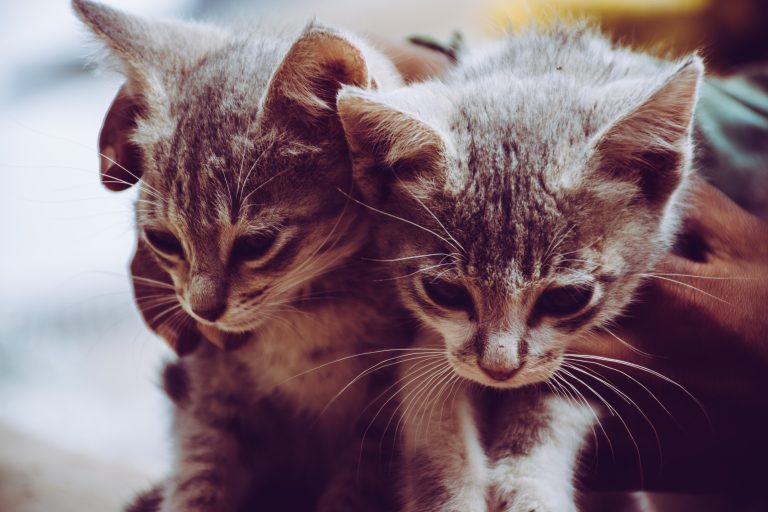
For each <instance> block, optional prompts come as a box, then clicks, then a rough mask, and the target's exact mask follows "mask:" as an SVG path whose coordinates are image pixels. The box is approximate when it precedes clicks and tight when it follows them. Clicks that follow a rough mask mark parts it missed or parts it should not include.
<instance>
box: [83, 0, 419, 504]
mask: <svg viewBox="0 0 768 512" xmlns="http://www.w3.org/2000/svg"><path fill="white" fill-rule="evenodd" d="M74 6H75V9H76V11H77V13H78V14H79V16H80V17H81V19H82V20H83V21H84V22H85V23H86V24H87V25H88V26H89V27H90V28H91V29H92V30H93V31H94V33H95V34H96V35H97V36H98V37H99V38H100V39H101V40H103V42H104V43H105V44H106V45H107V48H108V50H109V52H110V53H111V55H112V56H113V57H114V58H116V59H117V62H118V66H119V68H120V69H121V70H122V72H123V73H125V76H126V78H127V79H128V82H127V85H126V87H125V88H124V89H123V91H122V93H121V95H120V96H118V99H117V100H116V104H115V105H113V109H112V110H111V114H110V116H108V118H107V120H106V121H105V130H106V132H102V140H101V142H102V145H103V146H105V147H109V148H111V149H110V151H109V154H105V155H103V157H102V179H103V181H104V183H105V184H106V185H107V186H109V187H110V188H113V189H122V188H128V187H130V186H131V185H133V184H135V183H136V182H137V181H139V179H140V181H141V186H140V193H139V199H138V201H137V203H136V220H137V227H138V231H139V237H140V250H142V251H144V252H143V253H142V254H143V256H144V257H145V258H149V261H150V262H153V263H154V265H155V266H156V270H157V271H158V272H159V273H160V274H161V275H165V276H166V278H165V279H156V280H154V279H151V278H148V277H143V278H141V277H139V278H137V279H138V280H139V281H142V282H143V283H145V284H148V285H151V286H153V287H155V288H156V289H157V291H158V296H156V297H151V296H148V295H143V296H142V299H143V300H150V301H154V302H152V305H154V306H155V307H156V308H157V309H156V313H155V318H154V321H155V322H156V324H155V326H156V327H157V328H158V329H159V330H160V332H164V331H163V329H164V328H166V329H167V331H168V332H171V331H172V332H177V333H178V332H183V331H184V330H183V329H179V328H178V327H179V325H181V324H184V325H185V326H187V327H189V326H190V324H191V325H192V326H194V325H195V324H196V325H199V326H201V329H202V330H203V332H204V333H206V335H209V336H210V337H211V338H212V339H214V340H216V339H218V341H220V342H222V345H226V341H227V339H228V338H232V336H233V335H234V336H237V335H240V334H243V333H246V334H247V336H243V338H246V339H240V340H238V341H239V342H244V345H242V346H240V347H239V348H238V349H237V350H231V351H224V350H220V349H218V348H216V347H213V346H212V345H211V344H208V343H205V344H202V345H201V346H200V347H199V348H198V349H197V350H196V351H195V352H194V353H192V354H191V355H188V356H187V357H184V358H182V359H181V360H180V361H179V362H178V363H177V364H175V365H172V366H170V367H169V368H168V369H167V370H166V373H165V380H166V387H167V389H168V390H169V393H170V394H171V395H172V398H173V399H174V401H175V403H176V410H175V426H174V441H175V444H176V446H175V465H174V468H173V474H172V476H171V477H170V478H169V480H168V483H167V484H166V485H165V486H164V488H163V489H162V490H161V492H160V494H155V495H153V496H152V499H148V500H144V501H143V502H142V503H143V505H141V506H146V507H154V506H157V505H158V503H160V502H162V510H164V511H184V512H190V511H220V512H235V511H238V510H242V509H244V508H245V509H249V510H251V509H258V510H309V509H315V508H314V505H313V503H314V502H315V501H316V500H317V497H318V495H320V494H322V493H324V497H323V498H322V500H323V501H322V502H321V505H320V509H328V510H341V509H345V507H352V508H353V509H355V510H361V509H370V508H371V506H361V505H359V504H355V503H347V502H343V500H346V499H347V498H348V497H347V496H345V495H344V493H343V492H340V491H344V490H345V488H344V487H343V485H342V484H337V483H336V482H339V481H340V480H339V478H340V477H339V475H343V474H344V473H345V472H351V473H354V472H355V470H357V464H356V462H357V455H358V450H359V448H360V444H359V443H358V442H355V439H356V437H355V429H356V426H357V424H358V423H357V420H358V417H359V415H360V412H361V411H362V410H363V409H364V405H365V402H366V398H365V397H366V392H367V391H368V390H367V388H368V386H369V385H372V384H370V382H369V381H367V380H363V382H361V383H358V384H357V385H355V386H352V387H350V388H349V389H347V390H346V391H345V392H344V394H342V395H341V396H339V397H338V399H336V400H334V398H336V397H335V395H336V394H337V393H338V392H339V391H340V390H341V389H342V388H343V387H344V385H345V384H347V383H348V382H350V381H352V380H353V378H355V377H356V376H358V375H359V374H360V373H361V372H362V371H363V370H364V369H365V368H368V367H369V366H370V365H371V364H372V362H375V361H377V360H380V359H381V358H382V353H374V354H371V356H370V357H368V358H366V357H351V356H352V355H354V354H360V353H364V352H370V351H377V350H378V351H379V352H382V351H384V350H385V349H389V348H390V347H398V346H402V345H403V342H404V341H407V340H408V339H409V334H408V332H407V331H408V323H407V322H403V321H398V320H399V319H401V318H402V315H401V314H400V312H399V310H398V306H397V304H398V302H397V300H395V296H394V295H393V294H392V293H390V291H389V285H388V284H387V283H382V282H377V281H376V274H375V268H373V267H372V263H371V262H370V260H366V259H365V258H364V256H366V255H367V254H368V252H367V251H368V241H367V234H368V229H369V228H368V223H367V221H366V215H365V214H366V213H367V212H365V211H364V210H362V209H361V208H359V206H358V205H356V204H355V203H354V202H351V201H350V200H349V199H348V197H347V196H346V195H345V193H346V194H349V193H350V192H351V188H352V187H353V182H352V175H351V167H350V164H349V158H348V154H347V150H346V145H345V142H344V136H343V132H342V128H341V125H340V123H339V121H338V118H337V115H336V111H335V103H334V99H335V96H336V93H337V91H338V89H339V88H340V87H341V84H354V85H357V86H359V87H362V88H366V87H371V86H374V85H375V86H376V87H379V88H382V89H386V88H390V87H393V86H394V85H399V84H400V81H399V77H398V76H397V74H396V73H395V71H394V68H392V67H391V65H389V63H388V61H386V60H385V59H384V58H382V57H381V56H379V55H378V54H376V53H375V52H374V51H372V50H371V49H369V48H367V47H366V45H365V44H364V43H362V42H361V41H358V40H357V39H354V38H351V37H350V36H348V35H347V34H342V33H340V32H337V31H335V30H332V29H328V28H323V27H320V26H318V25H316V24H310V25H309V26H308V27H307V28H306V29H305V30H304V31H303V32H302V33H301V34H300V35H299V36H298V38H297V37H294V36H275V37H270V36H268V35H254V34H242V33H240V34H230V33H227V32H225V31H222V30H219V29H215V28H212V27H209V26H205V25H198V24H188V23H179V22H172V23H160V22H148V21H145V20H142V19H139V18H135V17H132V16H128V15H126V14H124V13H121V12H118V11H115V10H113V9H110V8H108V7H105V6H102V5H98V4H94V3H91V2H86V1H83V0H75V2H74ZM115 130H116V131H115ZM340 190H341V191H343V192H344V193H340V192H339V191H340ZM168 283H171V284H168ZM145 306H146V304H145ZM393 320H394V321H393ZM188 330H189V331H194V329H192V328H190V329H188ZM227 348H234V347H227ZM395 353H397V352H395ZM344 358H346V359H344ZM340 359H341V361H340V362H337V363H335V364H328V365H327V366H324V365H326V364H327V363H330V362H333V361H337V360H340ZM315 367H319V369H317V370H315V371H311V372H308V370H309V369H312V368H315ZM347 453H350V458H351V459H352V460H354V462H355V464H350V463H349V459H347V458H346V457H347ZM341 482H344V480H341ZM354 482H355V481H353V480H350V481H349V482H347V483H349V484H353V483H354ZM377 483H380V484H382V488H383V489H385V486H384V485H383V482H377ZM349 490H350V493H351V491H352V490H351V489H349ZM270 497H272V498H274V500H275V501H272V502H271V501H269V499H270ZM339 500H342V501H339ZM323 507H324V508H323Z"/></svg>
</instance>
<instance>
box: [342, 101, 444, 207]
mask: <svg viewBox="0 0 768 512" xmlns="http://www.w3.org/2000/svg"><path fill="white" fill-rule="evenodd" d="M336 104H337V108H338V112H339V118H340V119H341V124H342V126H343V127H344V135H345V137H346V140H347V145H348V147H349V151H350V154H351V156H352V161H353V168H354V171H353V172H354V177H355V180H356V182H357V184H358V186H359V187H360V189H361V191H362V192H363V194H364V195H365V196H366V198H367V199H369V200H374V201H378V199H379V198H380V197H381V196H382V195H384V194H386V192H387V190H388V189H389V185H390V183H391V182H392V180H393V179H395V178H400V179H404V180H407V181H413V180H420V181H422V182H433V181H434V180H435V177H436V176H438V175H439V174H440V170H441V169H442V168H443V167H444V165H445V162H446V154H447V152H446V147H445V142H444V140H443V138H442V137H441V136H440V134H439V133H438V132H437V131H436V130H434V129H433V128H432V127H430V126H429V125H427V124H426V123H424V122H422V121H420V120H419V119H417V118H416V117H414V116H413V115H411V114H408V113H406V112H403V111H401V110H398V109H396V108H394V107H391V106H389V105H386V104H384V103H382V102H380V101H377V100H376V99H375V97H374V96H373V95H372V94H371V93H370V92H367V91H363V90H360V89H356V88H344V89H342V91H341V92H340V93H339V96H338V99H337V101H336Z"/></svg>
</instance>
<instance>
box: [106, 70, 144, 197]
mask: <svg viewBox="0 0 768 512" xmlns="http://www.w3.org/2000/svg"><path fill="white" fill-rule="evenodd" d="M141 112H142V109H141V107H140V105H139V103H138V102H137V101H136V100H135V99H134V97H133V95H132V94H130V92H129V84H125V85H123V86H122V87H121V88H120V90H119V91H118V92H117V96H115V99H114V100H112V104H111V105H110V106H109V110H108V111H107V115H106V117H104V123H103V124H102V126H101V132H100V133H99V164H100V165H99V167H100V169H101V183H102V184H103V185H104V186H105V187H106V188H108V189H109V190H112V191H114V192H119V191H121V190H125V189H127V188H130V187H131V186H133V185H135V184H136V183H137V182H138V181H139V180H140V179H141V175H142V161H141V154H140V153H139V148H138V147H137V146H136V145H135V144H134V143H133V142H132V141H131V140H130V134H131V133H133V131H134V130H135V129H136V120H137V118H138V117H139V115H141Z"/></svg>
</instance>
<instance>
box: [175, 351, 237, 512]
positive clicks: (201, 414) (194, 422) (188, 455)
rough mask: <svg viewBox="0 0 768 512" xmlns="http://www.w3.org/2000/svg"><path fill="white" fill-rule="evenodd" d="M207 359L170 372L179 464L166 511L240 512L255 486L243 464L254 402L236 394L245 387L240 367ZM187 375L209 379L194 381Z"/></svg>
mask: <svg viewBox="0 0 768 512" xmlns="http://www.w3.org/2000/svg"><path fill="white" fill-rule="evenodd" d="M202 356H204V354H201V357H197V354H195V355H193V356H191V358H190V359H191V360H187V361H185V363H186V364H182V362H178V363H175V364H172V365H169V366H168V367H167V368H166V371H165V373H164V380H165V387H166V390H167V391H168V393H169V395H170V396H171V398H172V399H173V400H174V402H175V404H176V409H175V411H174V413H175V415H174V427H173V430H174V438H175V440H176V446H175V450H174V451H175V457H176V461H175V471H174V472H173V474H172V475H171V478H170V479H169V481H168V484H166V489H165V492H164V500H163V505H162V508H161V511H162V512H237V511H238V508H239V507H240V506H242V505H241V503H242V501H243V499H244V495H245V492H246V490H247V486H248V484H249V482H250V475H251V473H250V472H249V470H248V468H246V467H245V466H244V465H243V464H242V460H243V456H244V455H245V451H244V446H245V443H244V440H245V439H246V437H245V436H247V435H248V434H247V432H246V430H245V428H244V424H245V421H244V420H243V416H244V411H247V410H248V409H249V405H250V404H249V403H248V401H247V400H246V399H245V398H244V397H242V396H241V395H240V394H239V393H238V392H237V391H231V390H232V389H238V388H239V386H240V385H241V383H240V382H238V380H237V377H236V375H237V373H238V372H237V370H238V367H237V366H236V365H235V364H227V362H226V361H225V360H224V358H215V357H213V358H209V359H208V358H203V357H202ZM182 376H183V378H182ZM187 376H195V377H198V376H207V377H208V379H209V381H208V382H190V380H189V378H187Z"/></svg>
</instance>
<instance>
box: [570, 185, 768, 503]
mask: <svg viewBox="0 0 768 512" xmlns="http://www.w3.org/2000/svg"><path fill="white" fill-rule="evenodd" d="M690 205H691V208H690V210H689V211H688V212H687V214H686V219H685V231H684V235H683V237H682V238H681V240H682V242H681V243H679V244H678V246H677V247H676V248H675V250H674V253H672V254H668V255H667V257H666V258H665V260H664V261H663V262H662V263H661V265H659V266H658V268H657V269H656V271H655V274H657V275H658V274H685V275H689V276H691V277H681V276H664V277H668V278H671V279H676V280H679V281H681V282H684V283H686V284H689V285H691V286H695V287H696V288H699V289H701V290H703V292H702V291H698V290H695V289H692V288H690V287H689V286H685V285H682V284H678V283H674V282H671V281H667V280H662V279H650V280H649V281H648V282H647V284H646V285H645V287H644V289H643V290H642V292H641V295H640V298H639V299H638V301H637V302H636V303H635V304H634V305H633V306H632V307H631V308H630V309H629V310H628V311H627V313H626V315H625V316H624V318H623V319H622V320H621V321H620V324H619V325H618V326H617V328H615V329H611V332H612V333H613V334H615V335H617V336H618V337H620V338H621V339H622V340H624V341H625V342H626V343H627V344H629V345H631V346H633V347H635V348H636V349H639V350H641V351H643V352H646V353H648V354H653V356H650V357H649V356H648V355H643V354H641V353H639V352H637V351H633V350H630V349H629V348H628V347H627V346H626V345H623V344H621V343H619V342H617V340H616V338H615V337H614V336H612V335H610V334H608V333H600V334H597V335H594V336H591V337H590V338H588V339H585V340H583V341H581V342H579V343H578V344H577V345H576V346H574V347H573V350H572V351H574V352H581V353H584V354H588V355H591V356H602V357H611V358H616V359H621V360H624V361H628V362H631V363H635V364H638V365H643V366H646V367H649V368H651V369H653V370H655V371H657V372H660V373H662V374H663V375H665V376H668V377H669V378H671V379H674V380H675V381H676V382H678V383H680V384H681V385H682V386H684V387H685V388H686V389H687V390H688V391H689V392H690V393H691V394H692V395H693V396H695V397H696V398H697V399H698V400H699V401H700V402H701V404H702V406H703V407H704V408H705V410H706V412H707V414H708V415H709V418H710V421H711V423H712V425H711V428H710V427H709V425H708V424H707V421H706V418H704V416H703V414H702V412H701V411H700V410H699V408H698V407H696V406H695V405H694V404H693V402H692V400H691V399H690V398H689V397H687V396H686V395H685V394H684V393H683V392H681V390H680V389H678V388H676V387H675V386H673V385H670V384H668V383H664V382H662V381H660V380H659V379H656V378H655V377H652V376H649V375H647V374H645V373H644V372H633V371H631V369H630V370H629V372H630V373H631V374H632V375H633V376H634V377H635V378H639V379H640V380H641V381H642V382H643V383H644V384H645V385H646V386H648V387H649V389H651V390H652V391H653V392H654V393H655V394H656V395H657V397H658V398H659V399H660V400H661V401H662V402H663V403H664V404H665V405H666V406H667V408H668V409H669V410H670V411H671V412H672V415H674V416H675V418H676V420H677V423H679V426H678V425H676V424H675V422H673V421H671V420H670V417H669V415H667V414H666V413H665V412H664V411H663V410H662V409H661V407H660V406H658V404H656V403H655V402H654V401H653V400H652V399H650V398H649V396H648V393H646V392H645V391H643V390H642V389H640V388H639V386H637V385H635V384H633V383H632V382H630V381H628V380H627V379H626V378H624V377H622V376H620V375H619V374H618V373H617V372H615V371H609V370H607V369H605V368H600V367H597V366H595V365H594V364H589V365H588V366H590V367H591V368H592V369H593V370H597V371H598V372H599V374H600V375H601V376H603V377H605V378H608V379H610V380H611V382H614V383H616V384H618V385H621V388H622V390H623V391H625V392H627V393H628V394H629V395H630V397H631V398H632V399H633V400H636V401H637V403H638V404H639V405H640V407H642V408H643V410H644V411H645V412H646V414H647V415H648V417H649V419H650V421H651V422H653V423H654V426H655V427H656V429H657V430H658V432H659V437H660V438H661V445H662V454H663V466H661V469H659V467H660V464H659V459H658V455H657V451H658V449H657V447H656V441H655V439H654V435H653V432H652V430H651V429H650V428H649V427H648V423H647V421H646V420H645V419H644V418H642V416H641V415H640V414H639V413H638V412H637V410H636V409H634V407H632V406H630V405H628V404H626V403H622V400H621V399H620V398H618V397H617V396H613V397H611V394H610V392H605V393H604V392H603V391H602V390H600V389H599V388H597V387H595V389H597V390H598V391H599V392H601V393H602V394H604V396H606V397H607V398H609V401H610V402H611V403H612V404H613V405H617V406H618V407H617V408H618V409H619V412H620V413H621V414H622V416H624V417H625V419H626V420H627V422H628V424H629V427H630V429H631V430H632V431H633V434H634V435H635V437H636V438H637V440H638V443H639V444H640V449H641V452H642V454H643V457H642V458H643V463H644V466H645V470H644V477H643V479H642V481H641V480H640V478H639V476H638V474H639V472H638V463H637V455H636V453H635V450H634V447H632V445H631V442H629V439H628V436H627V435H626V433H625V432H626V430H625V428H624V426H623V425H622V424H621V422H620V421H618V420H616V419H615V418H613V419H608V420H607V421H604V424H605V427H606V430H607V431H608V435H609V437H611V439H612V441H613V444H614V450H616V451H617V454H618V456H617V459H618V460H616V462H613V461H612V460H611V454H610V447H609V446H608V445H607V443H606V442H605V441H604V439H601V441H600V442H599V443H598V447H597V452H596V453H595V452H593V453H592V456H593V457H595V458H596V459H597V460H598V462H599V464H598V466H597V469H595V468H594V467H593V468H592V471H591V472H589V473H590V474H589V476H588V477H587V482H586V483H587V484H588V487H594V488H609V489H634V488H639V487H640V486H642V487H644V488H651V489H657V490H666V491H678V492H679V491H695V492H707V493H724V492H737V491H738V492H739V493H744V492H749V491H752V492H754V491H756V490H758V489H760V488H764V487H762V486H764V485H765V478H764V474H765V472H764V471H758V470H757V468H759V467H761V466H762V461H763V460H765V457H766V456H768V448H767V447H766V446H765V445H766V443H765V435H764V433H765V431H766V429H768V413H766V412H765V411H768V407H766V406H768V397H767V396H766V394H765V392H764V391H765V389H767V388H768V371H766V370H768V338H767V336H766V333H768V311H766V304H768V225H766V224H765V223H764V222H762V221H761V220H759V219H757V218H756V217H754V216H752V215H751V214H749V213H747V212H746V211H744V210H742V209H741V208H740V207H738V206H737V205H736V204H734V203H733V202H732V201H731V200H730V199H728V198H727V197H726V196H724V195H723V194H722V193H721V192H719V191H717V190H716V189H714V188H713V187H712V186H710V185H708V184H707V183H705V182H703V181H701V180H698V181H697V182H696V183H695V185H694V187H693V188H692V197H691V199H690ZM702 248H703V249H702ZM714 297H717V298H714ZM613 366H614V367H618V368H622V369H624V370H627V368H626V367H623V366H617V365H613ZM703 447H706V448H705V449H702V448H703ZM601 466H602V469H601Z"/></svg>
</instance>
